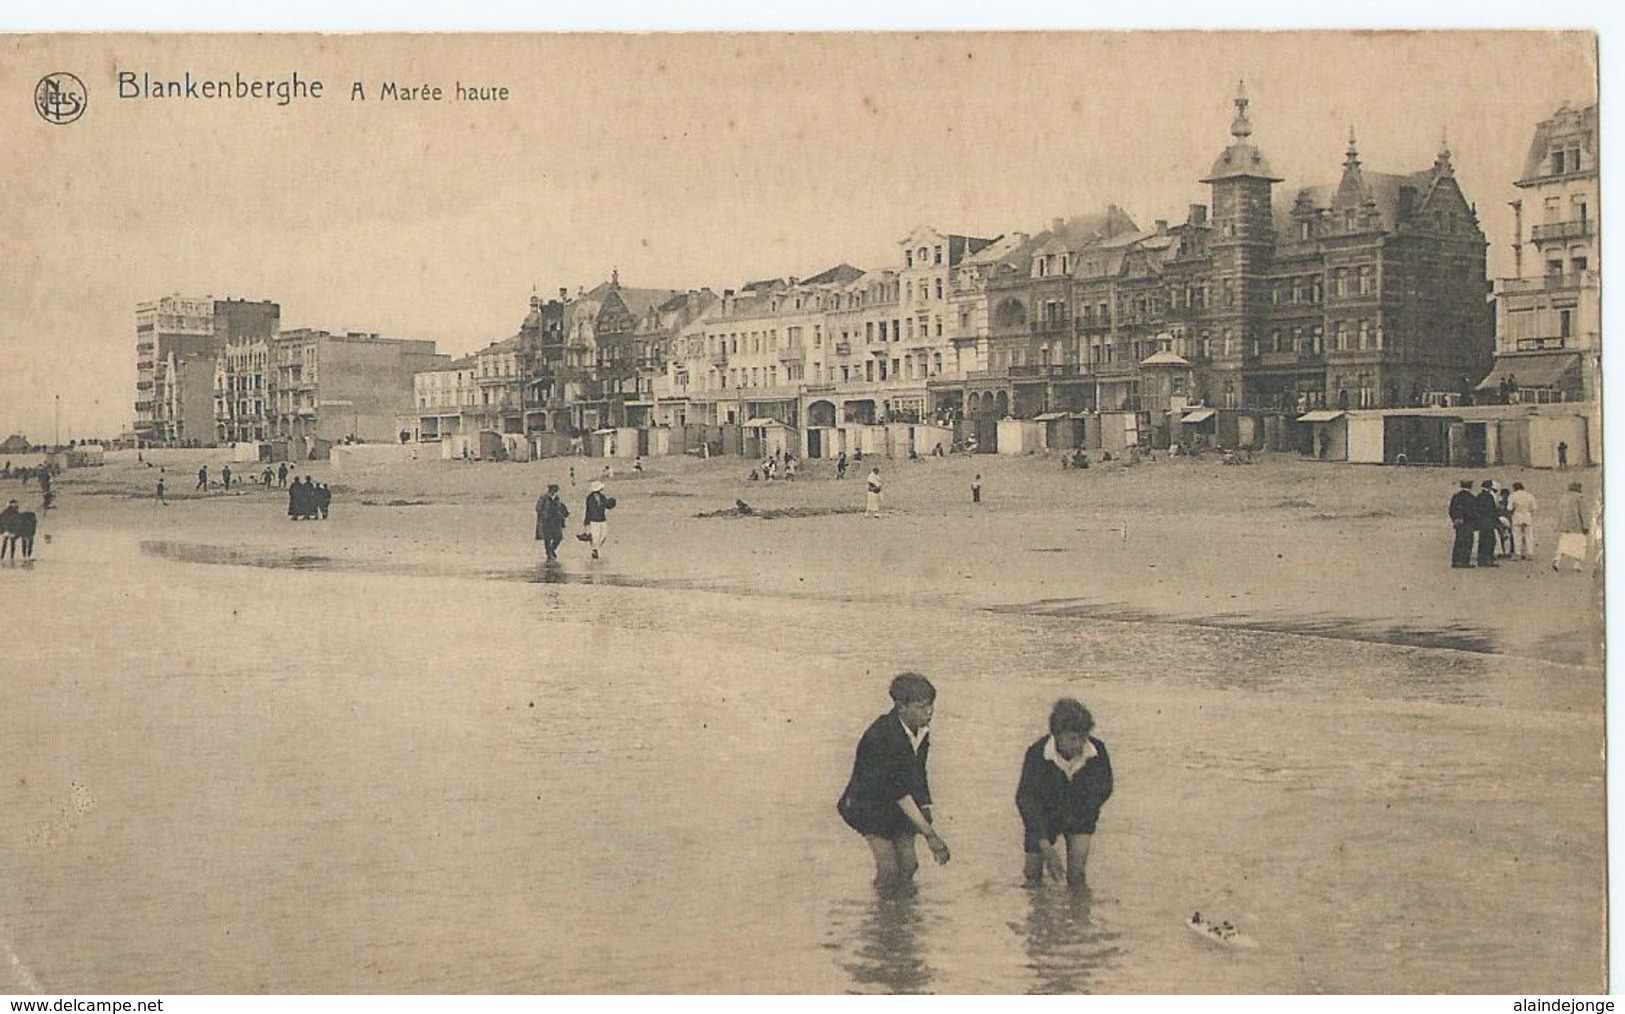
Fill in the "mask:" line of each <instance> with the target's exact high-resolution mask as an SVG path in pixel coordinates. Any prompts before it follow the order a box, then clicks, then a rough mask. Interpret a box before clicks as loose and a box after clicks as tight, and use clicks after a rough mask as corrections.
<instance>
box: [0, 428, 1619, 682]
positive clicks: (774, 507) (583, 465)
mask: <svg viewBox="0 0 1625 1014" xmlns="http://www.w3.org/2000/svg"><path fill="white" fill-rule="evenodd" d="M152 457H153V460H154V461H157V462H164V463H166V467H167V469H168V473H169V475H170V477H171V480H170V486H171V490H170V499H171V501H172V505H171V506H170V507H169V508H167V509H162V510H160V509H158V508H156V507H155V506H154V505H153V504H152V502H151V501H152V497H151V484H152V482H153V481H154V480H155V478H156V473H157V469H156V468H151V467H146V466H145V465H137V464H135V463H134V462H133V461H128V460H121V461H117V462H114V463H111V464H109V465H106V466H104V467H102V468H96V469H80V470H76V471H73V472H69V473H67V474H66V475H65V476H64V477H63V479H62V480H61V481H60V482H59V483H58V488H59V490H60V492H61V495H62V497H63V498H64V503H63V506H62V510H60V511H57V512H53V514H52V515H50V516H49V517H48V519H47V526H46V527H45V528H43V529H42V531H43V532H49V531H50V530H51V526H53V525H72V526H85V527H88V528H90V529H104V530H105V529H115V530H125V531H133V532H135V533H137V534H139V535H140V536H141V537H142V538H144V539H149V540H151V541H153V542H173V543H196V544H198V545H200V546H211V547H215V550H216V551H221V552H228V553H230V554H235V555H236V556H237V557H239V558H241V557H243V555H244V554H248V555H255V554H258V555H257V556H256V557H255V558H256V559H257V560H258V562H259V565H263V566H284V565H285V566H300V567H312V566H327V567H340V566H343V567H349V568H364V569H369V570H379V569H400V570H401V571H403V572H408V573H416V574H471V573H472V574H484V575H487V576H493V577H502V576H505V575H506V576H509V577H516V578H518V579H537V580H546V579H547V578H546V576H545V575H542V574H540V573H539V572H536V571H535V570H534V568H533V566H532V565H533V564H534V563H535V561H536V560H537V559H538V558H539V557H540V556H541V553H540V546H539V545H538V544H535V543H534V542H533V540H532V538H531V536H532V534H533V532H532V526H533V515H532V506H531V505H532V503H533V501H534V499H535V497H536V495H537V494H539V493H540V492H541V490H542V489H543V488H545V485H546V484H547V483H549V482H558V483H560V485H561V486H563V487H564V488H563V495H564V497H565V499H566V502H567V503H568V504H569V505H570V508H571V511H572V512H573V513H572V517H571V532H570V533H569V534H571V535H573V533H574V528H575V525H576V524H578V523H579V520H580V517H581V512H582V501H583V500H584V498H585V495H586V490H587V483H588V481H589V479H590V478H591V477H594V476H596V475H597V474H598V472H599V470H600V469H601V468H602V466H603V464H604V462H603V461H602V460H600V459H573V460H572V459H548V460H544V461H539V462H533V463H524V464H519V463H481V462H473V463H470V462H462V461H439V460H432V461H418V462H410V463H399V464H386V465H371V466H360V467H357V466H335V465H333V464H330V463H327V462H310V463H306V464H305V465H302V466H301V468H300V469H299V470H298V474H301V475H303V474H311V475H314V476H315V477H316V478H317V480H318V481H322V482H327V483H329V484H330V485H331V486H332V487H333V488H334V492H335V496H334V516H333V518H332V519H331V520H329V521H328V522H326V523H319V522H289V521H288V520H287V519H286V516H285V512H284V509H285V502H286V501H285V494H283V493H282V492H281V491H280V490H274V489H273V490H270V491H266V490H261V489H258V488H252V487H250V488H245V489H242V490H237V491H234V492H232V493H230V494H227V493H225V492H223V491H221V490H219V489H218V488H215V489H212V490H211V491H210V492H208V493H201V492H200V493H193V492H191V491H190V489H189V487H190V486H191V485H192V484H193V482H192V478H191V476H192V474H193V473H194V472H195V470H196V468H197V466H198V464H200V463H209V464H211V466H212V468H211V471H212V472H213V473H218V465H219V463H220V458H219V456H218V455H213V456H211V455H210V454H209V452H204V451H171V452H153V455H152ZM613 464H614V467H615V469H616V474H615V476H614V477H613V478H612V480H611V492H612V493H613V494H615V495H616V496H617V498H618V500H619V506H618V507H617V508H616V510H615V512H614V513H613V514H612V516H611V533H612V534H611V537H612V540H613V541H612V544H611V545H610V547H609V548H608V550H607V552H606V554H605V555H606V558H607V559H606V561H605V566H603V567H601V568H599V570H598V572H597V574H596V576H595V574H594V572H593V571H590V570H589V571H586V572H584V573H583V574H582V575H580V576H577V577H573V578H560V579H564V580H589V581H590V580H604V581H621V582H624V583H632V584H636V583H645V582H646V583H649V584H651V585H652V586H659V587H685V586H690V587H696V588H726V589H731V590H748V591H753V592H759V593H767V594H773V595H778V596H785V597H804V596H811V597H815V598H820V599H828V600H834V601H865V600H874V601H884V602H909V603H935V604H942V605H952V606H954V607H958V608H982V609H996V610H1000V611H1010V612H1023V613H1033V614H1042V615H1057V616H1071V617H1074V618H1077V619H1080V620H1085V621H1088V620H1112V619H1116V620H1135V621H1142V622H1168V623H1180V624H1193V625H1200V626H1219V627H1228V628H1237V629H1258V630H1273V631H1278V632H1285V633H1299V634H1305V635H1310V636H1317V637H1327V638H1333V639H1337V638H1343V639H1353V640H1364V641H1376V642H1381V643H1390V644H1403V645H1417V646H1434V647H1447V648H1455V649H1459V650H1464V651H1475V652H1485V653H1491V654H1506V655H1512V656H1516V657H1526V658H1537V659H1545V660H1551V661H1558V662H1564V663H1570V664H1578V665H1584V666H1600V664H1601V650H1602V649H1601V645H1602V640H1601V619H1600V617H1601V580H1600V575H1598V574H1592V575H1573V574H1568V573H1564V574H1554V573H1553V572H1552V570H1551V567H1550V555H1549V553H1550V549H1551V547H1552V546H1553V545H1555V540H1556V532H1555V525H1554V523H1553V522H1552V521H1551V517H1552V515H1553V514H1555V511H1556V506H1557V503H1558V501H1559V498H1560V496H1561V491H1562V490H1563V489H1564V488H1565V487H1566V485H1567V483H1568V482H1569V481H1571V480H1572V479H1575V478H1578V479H1580V480H1581V481H1583V482H1585V483H1586V485H1587V487H1588V492H1590V493H1591V494H1593V495H1594V494H1595V493H1596V492H1597V491H1598V487H1600V473H1598V472H1597V470H1595V469H1592V470H1579V471H1570V472H1562V473H1558V472H1551V471H1543V470H1533V469H1497V470H1491V471H1483V472H1475V473H1472V474H1471V475H1470V476H1469V475H1468V473H1465V472H1462V473H1458V472H1457V471H1455V470H1441V469H1435V468H1408V469H1407V468H1382V467H1373V466H1350V465H1337V464H1326V463H1322V462H1318V461H1307V460H1303V459H1299V458H1297V457H1296V456H1292V455H1267V456H1264V457H1263V458H1262V459H1261V462H1260V463H1259V464H1256V465H1252V466H1223V465H1221V464H1219V463H1218V462H1217V461H1212V460H1207V459H1204V460H1198V461H1191V460H1188V459H1163V460H1159V461H1157V462H1155V463H1149V464H1141V465H1139V466H1134V467H1124V466H1118V465H1115V464H1108V465H1105V466H1096V467H1093V468H1090V469H1088V470H1086V471H1070V470H1068V471H1063V470H1062V469H1061V468H1060V465H1059V463H1058V461H1056V460H1055V459H1053V458H1043V457H1036V456H1035V457H1027V458H1003V457H996V456H991V455H983V456H973V457H972V456H960V457H954V458H949V459H945V460H931V459H927V460H924V461H920V462H902V461H886V460H882V461H880V462H879V465H880V467H881V470H882V478H883V480H884V481H885V483H886V505H885V515H884V517H882V518H880V519H879V520H875V519H866V518H863V517H862V516H861V506H862V501H863V479H862V474H860V473H863V472H866V471H867V467H868V465H869V464H870V462H864V463H862V464H861V465H858V464H855V465H854V467H853V469H852V471H851V473H849V475H848V477H847V478H846V479H845V480H842V481H836V480H835V479H834V472H833V468H832V467H831V466H830V465H829V464H827V463H822V462H813V463H811V464H810V465H809V466H807V467H806V468H805V469H804V470H803V474H802V476H800V477H798V478H797V479H796V480H795V481H793V482H784V481H778V482H772V483H767V482H749V481H747V480H746V479H745V476H746V475H747V474H748V472H749V465H748V463H747V462H745V461H742V460H734V459H711V460H709V461H699V460H696V459H693V458H657V459H651V460H650V461H649V462H648V463H647V466H646V471H645V472H644V473H643V474H641V475H637V474H634V473H632V472H631V471H630V469H629V467H627V466H626V465H625V463H623V462H614V463H613ZM571 467H574V468H575V471H576V475H577V482H576V484H575V485H574V486H572V485H571V484H570V482H569V478H568V473H569V469H570V468H571ZM975 474H981V476H982V482H983V487H984V491H983V502H982V503H981V504H972V503H971V501H970V482H971V479H972V476H973V475H975ZM1459 477H1471V478H1474V479H1475V480H1476V479H1479V478H1485V477H1493V478H1495V479H1497V480H1498V481H1502V482H1506V483H1510V482H1513V481H1521V482H1523V483H1524V484H1525V485H1526V486H1527V487H1528V488H1529V489H1530V490H1531V491H1532V492H1533V493H1534V494H1535V496H1536V498H1537V500H1538V501H1539V503H1540V504H1541V505H1542V507H1543V508H1544V512H1545V515H1546V517H1545V518H1544V519H1541V518H1537V528H1536V534H1537V546H1536V552H1535V556H1536V559H1535V560H1533V561H1528V562H1523V561H1515V560H1509V561H1504V562H1503V564H1502V566H1500V567H1498V568H1497V569H1495V570H1493V571H1480V570H1476V569H1475V570H1468V571H1455V570H1452V569H1450V567H1449V566H1448V561H1449V544H1450V538H1451V529H1450V527H1449V523H1448V521H1447V520H1446V518H1445V503H1446V502H1447V501H1448V499H1449V496H1450V494H1451V493H1452V492H1453V491H1454V489H1455V482H1456V479H1457V478H1459ZM30 492H32V491H30ZM25 495H26V494H25ZM736 501H743V502H745V503H747V504H749V505H750V507H751V509H752V512H751V513H750V514H740V513H739V511H738V509H737V507H736V506H735V504H736ZM42 549H43V547H42ZM176 551H177V552H182V550H176ZM190 552H192V555H193V556H196V555H197V553H198V552H200V551H199V550H192V551H190ZM561 553H563V554H564V556H565V558H566V559H567V560H569V559H572V558H573V557H585V556H586V553H585V549H584V547H582V546H579V545H577V544H576V543H575V542H574V540H573V539H569V538H567V541H566V544H565V545H564V547H563V548H562V549H561ZM238 562H243V561H242V560H241V559H239V560H238ZM527 574H528V575H530V577H529V578H527V577H526V576H525V575H527ZM611 575H613V576H611Z"/></svg>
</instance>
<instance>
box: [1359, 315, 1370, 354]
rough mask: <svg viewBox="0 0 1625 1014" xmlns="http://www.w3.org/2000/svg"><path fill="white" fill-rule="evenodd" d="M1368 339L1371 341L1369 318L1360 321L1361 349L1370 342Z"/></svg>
mask: <svg viewBox="0 0 1625 1014" xmlns="http://www.w3.org/2000/svg"><path fill="white" fill-rule="evenodd" d="M1370 341H1371V322H1370V321H1369V320H1362V321H1360V348H1361V349H1362V350H1363V349H1365V348H1366V347H1368V345H1369V344H1370Z"/></svg>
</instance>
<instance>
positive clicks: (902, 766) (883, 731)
mask: <svg viewBox="0 0 1625 1014" xmlns="http://www.w3.org/2000/svg"><path fill="white" fill-rule="evenodd" d="M891 699H892V710H890V711H888V712H886V713H885V714H884V715H881V716H880V717H879V718H877V719H875V720H874V722H873V723H871V724H870V726H869V728H868V729H867V730H865V731H864V733H863V738H862V739H860V740H859V741H858V752H857V758H856V759H855V760H854V761H853V764H852V778H851V780H850V781H848V782H847V785H846V791H845V792H843V793H841V799H840V802H839V803H837V804H836V809H837V810H839V811H840V814H841V819H842V820H844V821H846V823H847V826H848V827H850V828H852V830H854V831H856V832H858V833H859V834H861V835H863V840H864V842H865V843H866V844H867V845H868V846H869V851H870V852H871V853H873V854H874V859H875V886H876V887H881V888H891V887H898V886H901V885H904V884H907V883H909V882H910V881H911V880H912V879H913V877H914V871H915V870H917V869H919V867H920V861H919V858H918V857H917V856H916V854H915V851H914V836H915V835H917V834H918V835H924V836H925V843H926V845H927V846H928V847H929V848H930V849H931V855H932V856H933V857H934V858H935V859H936V861H937V863H938V864H939V865H940V864H942V863H946V862H947V861H948V843H947V842H945V841H943V840H942V836H941V835H939V834H937V832H936V829H935V828H933V827H932V826H931V788H930V786H929V785H928V784H927V782H926V775H925V760H926V754H927V752H928V751H929V750H930V749H931V744H930V743H929V742H928V741H927V740H926V735H927V733H929V732H930V726H931V713H932V711H933V710H934V709H935V706H936V700H937V688H936V687H934V686H932V685H931V681H930V680H928V679H926V678H925V677H924V676H921V675H920V674H919V673H917V672H903V673H898V674H897V675H896V676H895V677H894V678H893V679H892V681H891Z"/></svg>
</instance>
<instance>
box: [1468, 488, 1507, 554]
mask: <svg viewBox="0 0 1625 1014" xmlns="http://www.w3.org/2000/svg"><path fill="white" fill-rule="evenodd" d="M1500 514H1501V501H1500V500H1499V499H1497V498H1496V496H1495V480H1493V479H1485V480H1484V481H1483V482H1481V483H1479V484H1478V499H1477V500H1476V501H1475V502H1474V518H1475V520H1476V522H1477V524H1478V565H1479V566H1480V567H1498V566H1500V564H1498V563H1496V562H1495V530H1496V528H1497V527H1499V518H1500Z"/></svg>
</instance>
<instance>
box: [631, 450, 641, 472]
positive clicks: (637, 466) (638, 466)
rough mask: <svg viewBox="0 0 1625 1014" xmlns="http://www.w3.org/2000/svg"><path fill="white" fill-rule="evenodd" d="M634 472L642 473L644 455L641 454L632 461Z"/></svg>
mask: <svg viewBox="0 0 1625 1014" xmlns="http://www.w3.org/2000/svg"><path fill="white" fill-rule="evenodd" d="M632 471H634V472H642V471H643V455H641V454H640V455H638V456H637V457H635V458H633V459H632Z"/></svg>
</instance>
